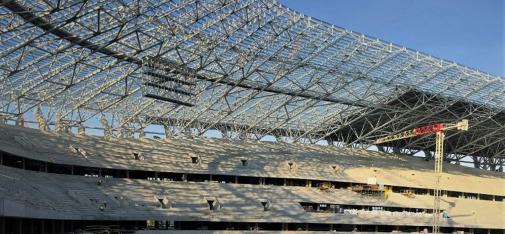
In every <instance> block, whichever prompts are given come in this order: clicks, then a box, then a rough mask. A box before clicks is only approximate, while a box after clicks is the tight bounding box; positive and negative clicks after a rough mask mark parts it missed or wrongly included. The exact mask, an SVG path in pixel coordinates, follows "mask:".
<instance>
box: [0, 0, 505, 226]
mask: <svg viewBox="0 0 505 234" xmlns="http://www.w3.org/2000/svg"><path fill="white" fill-rule="evenodd" d="M504 93H505V79H504V78H503V77H498V76H494V75H490V74H486V73H484V72H481V71H478V70H475V69H471V68H467V67H465V66H462V65H459V64H456V63H453V62H449V61H446V60H443V59H440V58H435V57H433V56H430V55H426V54H423V53H421V52H417V51H413V50H410V49H407V48H405V47H403V46H399V45H395V44H392V43H388V42H385V41H382V40H380V39H377V38H372V37H369V36H365V35H363V34H360V33H356V32H352V31H349V30H346V29H342V28H339V27H337V26H334V25H331V24H328V23H325V22H322V21H320V20H317V19H314V18H311V17H309V16H305V15H303V14H301V13H299V12H295V11H293V10H290V9H288V8H287V7H285V6H282V5H280V4H279V3H278V2H276V1H272V0H237V1H231V0H230V1H229V0H223V1H218V0H205V1H189V0H188V1H186V0H180V1H179V0H178V1H173V0H168V1H164V0H162V1H155V2H152V1H143V0H139V1H114V0H113V1H31V0H27V1H21V0H1V6H0V105H1V107H0V169H1V170H0V185H1V186H0V233H63V232H77V231H79V230H80V231H83V230H85V231H88V232H95V233H96V232H98V233H111V232H112V233H124V232H135V231H137V232H139V233H158V232H165V231H167V230H170V231H174V232H176V231H182V230H200V231H201V230H237V231H239V230H241V231H243V230H254V231H259V230H266V231H343V232H349V231H355V232H392V231H401V232H430V231H431V225H432V216H433V212H434V210H433V193H434V192H433V190H434V187H435V184H434V182H433V181H434V175H433V169H432V168H433V161H432V160H431V159H432V158H433V157H434V151H435V140H434V137H433V136H430V135H427V136H422V137H417V138H409V139H402V140H400V141H395V142H388V143H387V144H385V145H381V146H373V145H372V142H373V140H375V139H377V138H379V137H382V136H386V135H389V134H392V133H398V132H401V131H404V130H408V129H412V128H414V127H418V126H422V125H426V124H432V123H440V122H455V121H460V120H462V119H467V120H468V121H469V123H470V128H469V129H468V131H464V132H459V131H458V132H456V131H454V132H448V133H447V135H446V138H445V139H446V140H445V154H444V160H445V163H444V173H443V174H442V177H441V182H440V183H441V186H442V194H443V198H442V202H441V210H442V211H443V213H442V214H440V215H441V216H443V217H441V220H442V221H441V227H442V228H441V231H442V232H453V231H464V232H473V233H504V232H505V215H504V214H505V202H504V198H505V177H504V174H503V167H504V161H505V160H504V157H505V131H504V129H505V112H504V110H505V95H503V94H504ZM32 128H37V129H32ZM153 129H155V130H153ZM161 130H163V131H161ZM160 131H161V134H160ZM94 133H99V134H98V135H100V136H92V135H95V134H94ZM209 135H212V136H216V135H219V136H220V138H209V137H208V136H209ZM265 138H272V139H275V141H274V142H264V141H261V140H262V139H265ZM372 148H373V149H376V150H374V151H370V150H367V149H372ZM412 155H416V156H419V155H421V156H422V157H413V156H412ZM461 163H466V164H468V163H470V164H471V165H472V166H473V167H474V168H468V167H463V166H460V165H459V164H461Z"/></svg>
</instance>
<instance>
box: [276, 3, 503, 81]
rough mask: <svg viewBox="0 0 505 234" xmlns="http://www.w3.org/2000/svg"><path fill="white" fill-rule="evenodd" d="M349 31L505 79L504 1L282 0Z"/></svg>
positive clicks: (295, 8)
mask: <svg viewBox="0 0 505 234" xmlns="http://www.w3.org/2000/svg"><path fill="white" fill-rule="evenodd" d="M280 2H281V3H282V4H283V5H285V6H287V7H289V8H291V9H294V10H296V11H299V12H302V13H304V14H305V15H309V16H312V17H315V18H318V19H320V20H323V21H326V22H328V23H332V24H334V25H336V26H340V27H343V28H346V29H349V30H353V31H356V32H360V33H363V34H366V35H370V36H373V37H378V38H380V39H383V40H386V41H389V42H393V43H396V44H399V45H402V46H405V47H407V48H411V49H414V50H419V51H421V52H425V53H428V54H431V55H433V56H436V57H440V58H443V59H447V60H450V61H454V62H456V63H459V64H462V65H465V66H468V67H471V68H474V69H478V70H481V71H484V72H487V73H491V74H493V75H499V76H502V77H505V1H503V0H280Z"/></svg>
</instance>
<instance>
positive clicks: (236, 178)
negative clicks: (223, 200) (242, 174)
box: [235, 176, 238, 184]
mask: <svg viewBox="0 0 505 234" xmlns="http://www.w3.org/2000/svg"><path fill="white" fill-rule="evenodd" d="M235 184H238V176H235Z"/></svg>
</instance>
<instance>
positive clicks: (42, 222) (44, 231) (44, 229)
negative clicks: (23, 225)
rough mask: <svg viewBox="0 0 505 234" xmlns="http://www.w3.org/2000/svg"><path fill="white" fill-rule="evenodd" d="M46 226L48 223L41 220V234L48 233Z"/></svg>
mask: <svg viewBox="0 0 505 234" xmlns="http://www.w3.org/2000/svg"><path fill="white" fill-rule="evenodd" d="M45 224H46V221H45V220H43V219H41V220H40V230H41V233H46V226H45Z"/></svg>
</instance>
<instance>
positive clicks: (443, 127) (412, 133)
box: [373, 119, 468, 234]
mask: <svg viewBox="0 0 505 234" xmlns="http://www.w3.org/2000/svg"><path fill="white" fill-rule="evenodd" d="M451 129H456V130H460V131H467V130H468V120H466V119H463V120H462V121H460V122H457V123H437V124H431V125H426V126H423V127H419V128H414V129H411V130H407V131H403V132H400V133H397V134H392V135H388V136H385V137H382V138H379V139H377V140H375V141H374V142H373V144H375V145H378V144H382V143H386V142H391V141H397V140H401V139H407V138H411V137H416V136H420V135H427V134H433V133H435V134H436V138H435V170H434V176H435V187H434V188H433V196H434V197H433V222H432V232H433V233H437V234H438V233H439V231H440V200H441V196H442V190H441V189H440V180H441V178H442V165H443V164H442V162H443V155H444V138H445V133H444V132H445V131H447V130H451Z"/></svg>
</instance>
